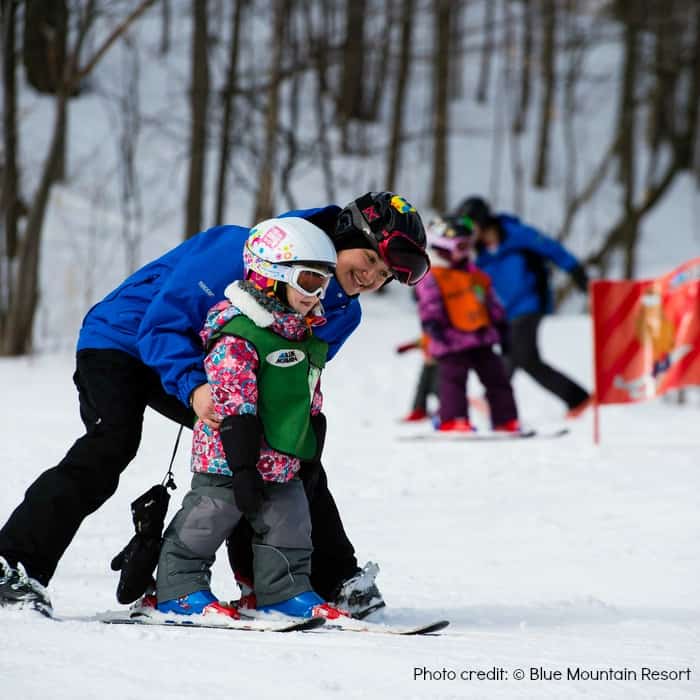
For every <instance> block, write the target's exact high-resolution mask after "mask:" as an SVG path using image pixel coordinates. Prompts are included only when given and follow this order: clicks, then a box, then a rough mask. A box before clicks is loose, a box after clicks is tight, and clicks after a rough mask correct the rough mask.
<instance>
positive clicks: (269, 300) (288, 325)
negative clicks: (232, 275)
mask: <svg viewBox="0 0 700 700" xmlns="http://www.w3.org/2000/svg"><path fill="white" fill-rule="evenodd" d="M224 294H225V295H226V299H227V301H222V302H219V303H218V304H216V306H214V307H212V309H211V311H210V312H209V314H208V315H207V320H206V323H205V324H204V328H202V330H201V332H200V334H199V336H200V338H201V339H202V342H203V343H204V345H205V347H206V346H207V345H208V343H209V339H210V338H211V336H212V334H213V333H215V332H216V331H218V330H220V329H221V328H222V327H223V326H225V325H226V324H227V323H228V322H229V321H230V320H231V319H232V318H235V317H236V316H239V315H241V314H242V315H244V316H247V317H248V318H249V319H250V320H251V321H253V323H255V325H256V326H259V327H260V328H269V329H270V330H271V331H273V332H274V333H277V335H280V336H282V337H283V338H287V339H288V340H303V339H304V338H306V337H307V336H308V335H309V334H310V333H311V329H310V328H309V325H308V323H307V322H306V319H305V318H304V317H303V316H302V315H301V314H299V313H297V312H296V311H292V310H291V309H290V308H289V307H287V306H285V305H284V304H283V303H282V302H281V301H280V300H279V299H276V298H275V297H271V296H268V295H266V294H264V293H263V292H262V291H260V290H259V289H258V288H257V287H256V286H255V285H253V284H251V283H250V282H243V281H240V280H237V281H236V282H232V283H231V284H229V285H228V287H226V290H225V292H224Z"/></svg>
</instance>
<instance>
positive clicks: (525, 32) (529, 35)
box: [513, 0, 534, 134]
mask: <svg viewBox="0 0 700 700" xmlns="http://www.w3.org/2000/svg"><path fill="white" fill-rule="evenodd" d="M522 6H523V8H522V18H523V21H522V48H521V52H520V103H519V107H518V109H516V110H515V118H514V120H513V132H514V133H516V134H522V133H523V131H525V124H526V123H527V114H528V111H529V109H530V92H531V89H530V86H531V84H532V64H533V62H534V59H533V45H534V40H533V29H532V25H533V19H532V17H533V13H534V11H533V7H532V0H523V3H522Z"/></svg>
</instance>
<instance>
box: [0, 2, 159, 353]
mask: <svg viewBox="0 0 700 700" xmlns="http://www.w3.org/2000/svg"><path fill="white" fill-rule="evenodd" d="M154 2H155V0H143V2H141V3H140V5H138V7H137V8H136V9H135V10H133V11H132V12H131V14H130V15H129V16H128V17H127V18H126V19H125V20H124V21H123V22H122V23H121V24H120V25H119V26H118V27H116V28H115V29H114V30H113V31H112V32H111V33H110V34H109V35H108V36H107V38H106V39H104V40H103V42H102V44H101V45H100V47H99V48H98V50H97V51H96V52H95V53H94V55H92V56H91V58H90V59H89V60H88V61H87V63H86V64H85V66H83V67H82V68H80V67H79V65H78V57H79V56H80V52H81V48H82V45H83V43H84V41H85V37H86V36H87V34H88V32H89V30H90V28H91V26H92V23H93V22H94V20H95V17H96V12H95V2H93V1H90V2H88V3H87V4H86V6H85V8H84V12H82V13H81V16H80V20H79V22H78V23H77V26H76V29H75V31H76V35H77V36H76V40H75V46H74V47H73V49H72V50H71V51H70V52H69V54H68V58H67V59H66V61H65V62H64V67H63V68H64V69H63V74H62V75H61V84H60V85H59V88H58V91H57V96H56V100H55V104H56V116H55V121H54V128H53V133H52V138H51V144H50V146H49V150H48V153H47V156H46V158H45V160H44V165H43V168H42V172H41V176H40V178H39V185H38V188H37V191H36V192H35V194H34V198H33V200H32V202H31V205H30V208H29V213H28V216H27V223H26V226H25V230H24V232H23V235H21V236H18V244H17V255H16V264H15V265H13V266H12V268H11V270H10V274H11V277H10V278H9V279H6V280H5V281H4V282H3V283H4V284H5V285H6V286H5V289H4V290H0V291H2V292H3V294H4V298H5V299H9V304H8V307H7V314H6V317H5V322H4V327H2V328H1V329H0V330H1V331H2V336H1V337H0V354H2V355H21V354H25V353H27V352H29V351H30V349H31V347H32V327H33V323H34V315H35V313H36V310H37V304H38V299H39V256H40V251H41V236H42V231H43V224H44V218H45V215H46V209H47V207H48V204H49V199H50V195H51V188H52V186H53V183H54V182H55V180H56V173H57V169H58V166H59V164H60V158H61V148H62V140H63V138H64V137H63V134H65V129H66V120H67V118H68V98H69V96H70V95H74V94H76V90H77V86H78V85H79V84H80V82H81V81H82V80H83V79H84V78H85V77H86V76H88V75H89V74H90V72H91V71H92V70H93V69H94V68H95V66H96V65H97V64H98V63H99V61H100V59H101V58H102V57H103V56H104V55H105V54H106V53H107V51H108V50H109V48H110V47H111V46H112V45H113V44H114V42H115V41H116V40H117V39H118V38H119V37H120V36H121V35H122V34H124V32H126V31H127V29H128V28H129V26H131V24H133V22H134V21H135V20H136V19H137V18H138V17H140V16H141V14H143V12H145V10H146V9H147V8H148V7H150V6H151V5H152V4H153V3H154ZM3 9H4V8H3ZM5 292H6V293H5Z"/></svg>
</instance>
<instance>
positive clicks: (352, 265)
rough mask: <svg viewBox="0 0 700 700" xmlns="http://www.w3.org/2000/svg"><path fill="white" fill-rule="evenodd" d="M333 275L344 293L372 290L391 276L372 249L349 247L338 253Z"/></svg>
mask: <svg viewBox="0 0 700 700" xmlns="http://www.w3.org/2000/svg"><path fill="white" fill-rule="evenodd" d="M335 276H336V278H337V280H338V282H339V283H340V286H341V287H342V288H343V291H344V292H345V293H346V294H350V295H355V294H361V293H362V292H374V291H375V290H377V289H379V287H381V286H382V285H383V284H384V282H386V281H387V280H388V279H389V278H390V277H391V270H389V268H388V267H387V266H386V264H385V263H384V261H383V260H382V259H381V258H380V257H379V255H378V254H377V253H375V252H374V251H373V250H368V249H366V248H350V249H349V250H341V251H340V252H339V253H338V263H337V265H336V267H335Z"/></svg>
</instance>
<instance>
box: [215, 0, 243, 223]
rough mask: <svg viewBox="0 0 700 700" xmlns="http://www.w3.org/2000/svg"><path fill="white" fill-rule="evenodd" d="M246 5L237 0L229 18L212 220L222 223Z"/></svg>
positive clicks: (226, 192)
mask: <svg viewBox="0 0 700 700" xmlns="http://www.w3.org/2000/svg"><path fill="white" fill-rule="evenodd" d="M247 5H248V0H238V2H236V6H235V9H234V11H233V15H232V20H231V41H230V43H229V60H228V68H227V70H226V80H225V83H224V87H223V90H222V95H221V101H222V103H223V106H224V116H223V120H222V123H221V146H220V148H219V172H218V177H217V181H216V213H215V214H214V221H215V222H216V223H217V224H223V223H224V220H225V212H226V198H227V196H228V191H227V186H226V184H227V183H226V181H227V177H228V168H229V163H230V159H231V134H232V132H233V127H234V122H233V113H234V106H235V94H236V89H237V86H238V77H237V74H238V55H239V52H240V43H241V27H242V25H243V11H244V9H245V8H246V7H247Z"/></svg>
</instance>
